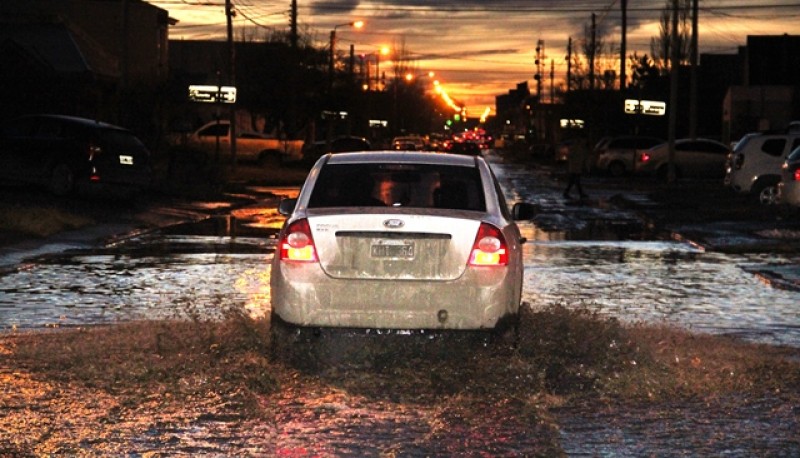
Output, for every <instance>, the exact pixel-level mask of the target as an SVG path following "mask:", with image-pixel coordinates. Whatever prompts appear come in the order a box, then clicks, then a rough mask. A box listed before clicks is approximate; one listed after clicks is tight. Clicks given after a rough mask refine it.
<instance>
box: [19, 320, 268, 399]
mask: <svg viewBox="0 0 800 458" xmlns="http://www.w3.org/2000/svg"><path fill="white" fill-rule="evenodd" d="M266 326H268V324H267V323H264V322H262V321H255V320H252V319H251V318H249V317H246V316H244V315H241V314H238V313H229V314H228V316H227V317H226V318H225V319H224V320H222V321H219V322H215V321H158V322H132V323H124V324H119V325H113V326H102V327H93V328H79V329H64V330H57V331H53V332H50V331H48V332H45V333H22V334H16V335H12V336H9V337H6V338H5V339H4V340H6V343H7V348H9V349H10V354H11V355H12V357H11V359H10V361H9V362H11V361H13V363H11V365H12V366H13V367H16V368H18V369H24V370H27V371H30V372H31V373H33V374H37V377H39V378H43V379H45V380H47V381H50V382H53V383H57V384H78V385H81V386H83V387H86V388H90V389H93V390H98V391H101V392H104V393H107V394H110V395H114V396H119V397H121V398H122V399H123V401H122V403H123V404H130V403H136V402H138V401H139V400H142V399H147V398H150V397H152V396H153V395H159V396H162V397H163V399H164V400H165V401H169V402H179V403H182V402H185V401H187V400H191V399H193V398H196V397H199V398H206V397H212V396H213V397H217V396H222V397H225V398H227V399H228V401H231V400H236V401H237V402H236V404H238V405H254V404H253V403H251V402H248V401H252V398H253V397H254V396H256V395H258V394H264V393H269V392H271V391H273V390H275V389H276V388H277V384H276V382H275V379H274V378H273V377H272V373H271V372H272V371H271V369H270V367H269V364H268V361H267V359H266V358H265V356H264V355H265V354H266V353H267V352H266V347H265V345H266V342H267V337H266V332H267V329H266Z"/></svg>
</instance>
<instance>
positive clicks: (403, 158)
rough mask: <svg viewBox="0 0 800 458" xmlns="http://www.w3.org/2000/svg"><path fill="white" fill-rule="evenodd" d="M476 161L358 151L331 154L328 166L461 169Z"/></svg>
mask: <svg viewBox="0 0 800 458" xmlns="http://www.w3.org/2000/svg"><path fill="white" fill-rule="evenodd" d="M478 160H483V159H481V158H478V157H476V156H464V155H462V154H447V153H433V152H418V151H359V152H351V153H338V154H331V155H330V156H329V158H328V161H327V163H328V164H363V163H392V164H404V163H406V164H431V165H454V166H461V167H475V165H476V162H477V161H478Z"/></svg>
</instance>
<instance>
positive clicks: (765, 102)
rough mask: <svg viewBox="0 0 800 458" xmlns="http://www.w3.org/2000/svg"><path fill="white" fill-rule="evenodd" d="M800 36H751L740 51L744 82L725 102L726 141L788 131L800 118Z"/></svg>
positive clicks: (729, 94)
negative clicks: (752, 134) (766, 132)
mask: <svg viewBox="0 0 800 458" xmlns="http://www.w3.org/2000/svg"><path fill="white" fill-rule="evenodd" d="M798 56H800V35H786V34H784V35H757V36H748V37H747V46H744V47H742V48H740V49H739V61H740V62H741V66H740V69H739V70H740V73H739V75H740V81H741V82H740V83H739V84H732V85H731V86H730V87H729V88H728V91H727V93H726V94H725V98H724V100H723V103H722V124H723V139H724V140H726V141H731V140H737V139H739V138H740V137H741V136H742V135H744V134H746V133H748V132H753V131H761V130H777V129H785V128H787V127H788V126H789V123H790V122H791V121H793V120H797V119H800V58H798Z"/></svg>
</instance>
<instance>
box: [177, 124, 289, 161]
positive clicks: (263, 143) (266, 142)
mask: <svg viewBox="0 0 800 458" xmlns="http://www.w3.org/2000/svg"><path fill="white" fill-rule="evenodd" d="M217 138H219V153H220V156H222V157H230V155H231V129H230V121H228V120H219V121H211V122H209V123H206V124H204V125H203V126H201V127H200V128H198V129H197V130H195V131H194V132H190V133H188V134H185V135H182V136H180V137H177V138H175V139H174V141H173V144H175V145H181V146H185V147H187V148H190V149H193V150H197V151H200V152H202V153H204V155H205V158H206V159H210V158H213V157H214V156H215V154H216V153H217ZM302 158H303V140H284V139H280V138H274V137H269V136H267V135H264V134H261V133H258V132H248V131H237V132H236V159H237V161H244V162H258V163H261V164H275V165H278V164H281V163H286V162H296V161H300V160H301V159H302Z"/></svg>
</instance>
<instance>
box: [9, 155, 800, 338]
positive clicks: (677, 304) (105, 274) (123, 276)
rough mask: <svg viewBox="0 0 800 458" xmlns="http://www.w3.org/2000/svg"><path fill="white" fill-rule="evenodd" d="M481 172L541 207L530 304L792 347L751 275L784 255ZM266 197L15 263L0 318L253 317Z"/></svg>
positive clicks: (266, 257)
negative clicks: (649, 228)
mask: <svg viewBox="0 0 800 458" xmlns="http://www.w3.org/2000/svg"><path fill="white" fill-rule="evenodd" d="M495 168H496V170H497V173H498V176H499V178H500V179H501V181H502V182H503V183H504V184H505V185H506V190H507V194H508V197H509V200H510V201H516V200H527V201H531V202H537V203H539V205H540V206H541V207H542V211H541V212H540V214H539V216H537V218H536V219H534V221H532V222H523V223H521V229H522V232H523V235H524V236H525V237H526V238H527V240H528V242H527V243H526V244H525V261H526V268H525V284H524V289H523V298H524V300H525V301H528V302H529V303H531V304H532V305H533V306H534V307H541V306H546V305H548V304H553V303H563V304H567V305H571V304H584V305H589V306H592V307H597V308H599V309H600V310H601V311H602V312H603V313H607V314H610V315H613V316H616V317H619V318H620V319H623V320H626V321H646V322H666V323H673V324H677V325H679V326H682V327H686V328H689V329H692V330H695V331H702V332H712V333H722V334H734V335H740V336H743V337H745V338H747V339H750V340H753V341H758V342H766V343H780V344H787V345H792V346H800V307H798V305H797V304H800V292H799V291H797V289H796V288H794V289H791V288H790V289H787V288H781V287H779V286H780V285H778V284H775V283H774V282H770V281H766V280H765V278H766V277H765V276H764V275H763V273H764V272H769V271H775V270H779V269H781V268H789V267H791V268H795V267H796V266H797V265H798V264H800V259H798V258H797V257H794V258H793V257H791V256H785V255H777V254H768V255H767V254H763V255H758V254H753V255H730V254H721V253H714V252H705V251H704V250H702V249H701V248H698V247H696V246H694V245H692V244H689V243H683V242H676V241H664V240H652V239H648V235H647V234H644V233H643V230H642V225H641V222H640V221H639V220H638V219H637V218H636V216H635V215H632V214H630V213H626V212H624V211H620V210H615V209H609V208H603V207H602V206H598V205H586V206H575V205H570V204H569V203H565V202H563V199H560V193H559V190H558V189H554V188H552V186H551V187H547V186H545V185H542V183H543V182H544V181H543V180H538V179H535V177H534V178H531V175H530V172H529V171H523V170H519V169H514V168H510V167H505V166H504V165H503V164H495ZM292 192H296V190H280V192H277V193H276V194H284V195H285V194H287V193H289V194H291V193H292ZM600 197H601V198H602V196H600ZM277 200H278V197H275V198H272V199H266V200H264V201H263V202H262V203H261V204H260V205H258V206H256V207H252V208H245V209H239V210H235V211H234V213H233V214H232V215H228V216H225V217H219V218H211V219H208V220H205V221H202V222H199V223H193V224H185V225H178V226H173V227H170V228H167V229H165V230H162V231H158V232H155V233H150V234H144V235H141V236H139V237H135V238H132V239H127V240H125V241H124V242H120V243H118V244H116V245H112V246H107V247H101V248H97V249H93V250H83V251H77V252H70V253H65V254H61V255H56V256H45V257H42V258H40V259H34V260H29V261H28V262H26V263H25V264H23V265H22V266H20V268H18V269H16V270H12V271H10V272H7V273H6V274H5V275H3V276H0V328H2V329H10V328H41V327H55V326H76V325H90V324H97V323H112V322H117V321H126V320H134V319H158V318H178V317H191V316H198V317H209V316H216V315H218V314H220V313H222V312H224V311H225V310H226V309H227V308H231V307H234V308H241V307H243V308H245V309H247V310H248V311H249V312H250V314H251V315H254V316H260V315H264V314H266V313H267V312H268V306H269V275H270V272H269V262H270V259H271V257H272V254H273V251H274V244H275V238H274V236H275V234H276V232H277V230H278V228H279V227H280V223H281V221H282V219H281V217H280V215H278V214H277V213H276V211H275V210H274V208H275V204H276V203H277Z"/></svg>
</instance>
